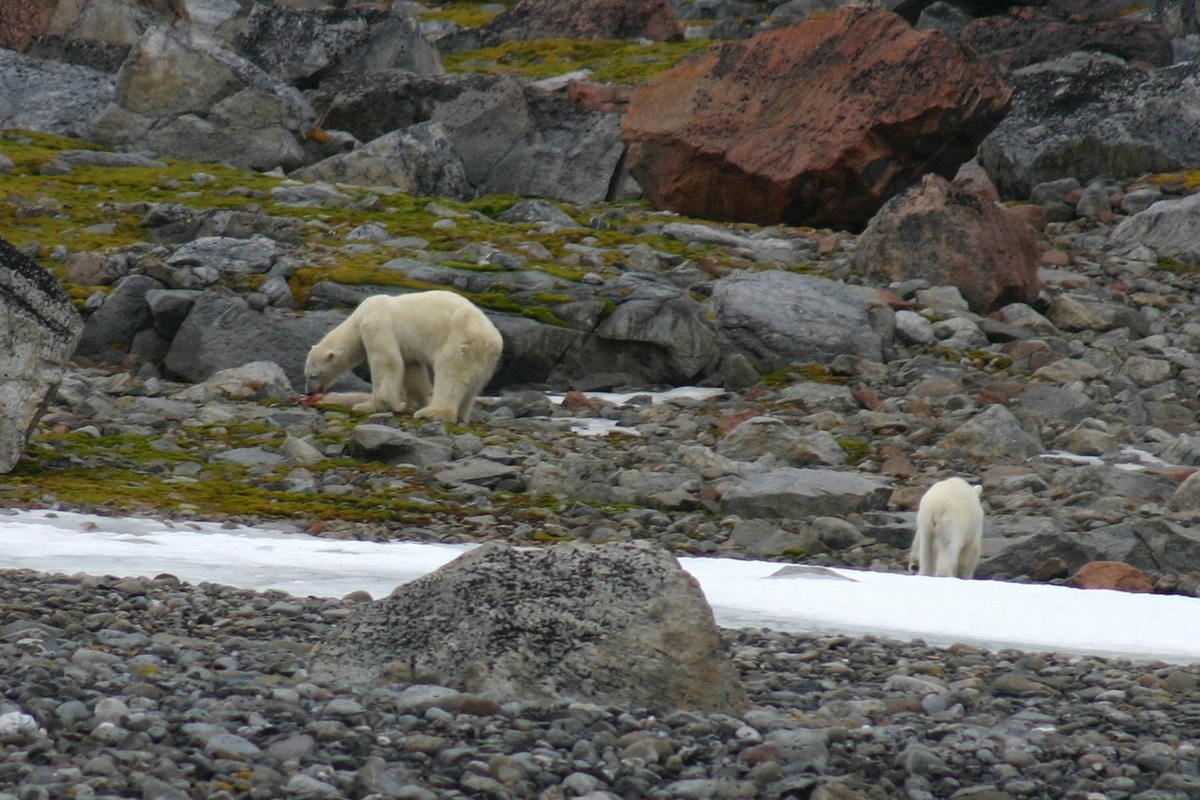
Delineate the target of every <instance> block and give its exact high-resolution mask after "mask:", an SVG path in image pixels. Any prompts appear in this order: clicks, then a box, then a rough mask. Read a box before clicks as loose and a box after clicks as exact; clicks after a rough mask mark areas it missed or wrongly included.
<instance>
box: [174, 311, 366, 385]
mask: <svg viewBox="0 0 1200 800" xmlns="http://www.w3.org/2000/svg"><path fill="white" fill-rule="evenodd" d="M345 318H346V316H345V315H344V314H340V313H337V312H334V311H316V312H312V313H308V314H304V315H302V316H299V317H297V316H294V315H292V314H288V313H285V312H281V311H278V310H277V309H273V308H267V309H264V310H263V311H254V310H252V309H251V308H250V307H249V306H248V305H246V301H245V300H242V299H241V298H238V297H223V296H221V295H219V294H217V293H215V292H203V293H201V294H200V295H199V296H198V297H197V298H196V301H195V305H194V306H193V308H192V310H191V313H189V314H188V316H187V318H186V319H185V320H184V321H183V325H181V326H180V328H179V331H178V333H176V335H175V338H174V340H173V341H172V343H171V349H170V351H169V352H168V353H167V356H166V360H165V361H164V362H163V366H164V367H165V369H166V371H167V372H168V373H170V374H172V375H175V376H178V377H179V378H181V379H183V380H186V381H188V382H190V383H200V382H201V381H204V380H205V379H207V378H208V377H209V376H211V375H212V374H213V373H215V372H217V371H218V370H222V369H229V368H231V367H240V366H242V365H243V364H249V363H250V362H252V361H274V362H275V363H277V364H279V366H281V367H283V370H284V372H285V373H286V374H287V377H288V380H289V381H291V383H292V385H293V386H303V385H304V360H305V359H306V358H307V357H308V350H309V348H310V347H312V346H313V345H314V344H316V343H317V342H319V341H320V340H321V338H322V337H323V336H324V335H325V334H326V333H328V332H329V331H331V330H333V329H334V328H335V327H337V326H338V325H340V324H341V323H342V321H343V320H344V319H345ZM335 388H337V387H335Z"/></svg>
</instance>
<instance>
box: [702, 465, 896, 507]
mask: <svg viewBox="0 0 1200 800" xmlns="http://www.w3.org/2000/svg"><path fill="white" fill-rule="evenodd" d="M891 495H892V486H891V483H890V482H889V481H887V480H886V479H883V478H877V477H874V476H865V475H861V474H857V473H853V472H842V471H840V470H833V469H798V468H796V467H782V468H780V469H774V470H771V471H770V472H763V473H760V474H758V475H753V476H751V477H750V478H747V479H746V480H745V482H743V483H742V484H740V485H738V486H735V487H734V488H732V489H730V490H729V491H727V492H725V495H724V496H723V497H722V498H721V511H722V512H723V513H725V514H737V515H738V516H740V517H767V518H785V517H789V518H790V517H820V516H845V515H846V514H851V513H855V512H858V513H861V512H863V511H876V510H879V509H883V508H886V507H887V502H888V498H889V497H891Z"/></svg>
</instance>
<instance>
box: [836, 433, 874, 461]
mask: <svg viewBox="0 0 1200 800" xmlns="http://www.w3.org/2000/svg"><path fill="white" fill-rule="evenodd" d="M837 443H838V445H839V446H840V447H841V448H842V449H843V450H845V451H846V456H847V459H846V460H847V463H849V464H851V465H853V464H857V463H858V462H859V461H862V460H863V458H865V457H866V455H867V454H868V453H869V452H870V451H871V445H869V444H868V443H866V442H862V441H859V440H858V439H854V438H851V437H849V436H839V437H838V439H837Z"/></svg>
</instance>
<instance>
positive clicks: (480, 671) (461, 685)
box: [312, 543, 746, 713]
mask: <svg viewBox="0 0 1200 800" xmlns="http://www.w3.org/2000/svg"><path fill="white" fill-rule="evenodd" d="M312 669H313V673H314V674H315V675H317V676H320V677H319V678H318V679H326V678H328V679H330V680H334V681H343V682H350V683H389V682H405V683H411V682H425V683H438V684H442V685H446V686H450V687H452V688H454V689H457V690H459V691H464V692H471V693H473V694H477V695H482V696H484V697H488V698H491V699H493V700H497V701H500V702H505V701H509V700H514V699H526V700H535V699H542V698H565V699H577V700H580V701H584V702H595V703H602V704H614V705H632V706H645V707H649V708H654V709H665V708H687V709H693V710H696V711H701V712H704V713H708V712H713V711H721V710H730V709H739V708H744V707H745V705H746V693H745V691H744V689H743V688H742V686H741V683H740V682H739V680H738V678H737V675H736V673H735V671H734V669H733V667H732V665H731V664H730V662H729V661H728V659H727V658H726V656H725V654H724V652H723V651H722V649H721V642H720V639H719V638H718V635H717V628H716V624H715V622H714V621H713V616H712V610H711V609H710V608H709V607H708V604H707V603H706V602H705V600H704V595H703V594H702V593H701V591H700V587H699V584H697V583H696V580H695V579H694V578H692V577H691V576H690V575H688V574H687V573H686V572H684V571H683V570H682V569H681V568H680V566H679V563H678V562H677V561H676V560H675V558H674V557H673V556H671V555H670V554H668V553H664V552H661V551H658V550H654V549H651V548H648V547H644V546H641V545H638V544H620V545H601V546H597V545H581V544H569V545H563V546H559V547H554V548H547V549H533V548H515V547H510V546H508V545H502V544H499V543H488V544H485V545H483V546H481V547H479V548H477V549H475V550H472V551H471V552H469V553H467V554H466V555H463V556H461V557H460V558H457V559H455V560H454V561H452V562H450V563H449V564H447V565H446V566H444V567H442V568H441V569H439V570H437V571H436V572H433V573H431V574H429V575H426V576H425V577H423V578H420V579H418V580H416V581H413V582H412V583H408V584H405V585H404V586H401V587H399V588H398V589H396V591H395V592H393V593H392V595H391V597H388V598H386V599H385V600H381V601H379V602H377V603H372V604H368V605H364V606H362V607H361V610H359V611H358V613H357V614H355V616H353V617H351V618H350V619H348V620H347V621H346V622H345V623H344V624H343V625H342V626H341V627H340V628H339V629H337V630H336V631H335V632H334V633H333V634H332V635H330V636H329V637H328V638H327V639H326V640H325V641H324V642H323V643H322V644H321V645H319V646H318V649H317V650H316V651H315V653H314V659H313V662H312Z"/></svg>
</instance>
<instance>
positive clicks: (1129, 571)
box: [1067, 561, 1154, 592]
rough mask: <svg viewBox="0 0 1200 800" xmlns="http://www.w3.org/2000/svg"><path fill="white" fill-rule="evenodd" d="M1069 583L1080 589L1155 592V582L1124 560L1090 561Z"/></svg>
mask: <svg viewBox="0 0 1200 800" xmlns="http://www.w3.org/2000/svg"><path fill="white" fill-rule="evenodd" d="M1067 583H1069V584H1070V585H1071V586H1076V587H1078V588H1080V589H1116V590H1117V591H1120V592H1153V591H1154V584H1152V583H1151V582H1150V579H1149V578H1147V577H1146V576H1145V575H1143V574H1142V573H1141V571H1140V570H1138V569H1137V568H1136V567H1131V566H1130V565H1128V564H1126V563H1125V562H1123V561H1089V562H1088V563H1086V564H1084V565H1083V566H1082V567H1080V568H1079V571H1078V572H1076V573H1075V574H1074V575H1072V576H1071V577H1069V578H1067Z"/></svg>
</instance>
